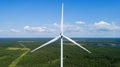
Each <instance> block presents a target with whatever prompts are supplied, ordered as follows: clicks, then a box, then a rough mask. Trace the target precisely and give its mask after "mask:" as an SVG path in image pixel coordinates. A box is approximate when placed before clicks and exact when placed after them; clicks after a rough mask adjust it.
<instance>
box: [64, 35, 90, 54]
mask: <svg viewBox="0 0 120 67" xmlns="http://www.w3.org/2000/svg"><path fill="white" fill-rule="evenodd" d="M63 37H65V38H66V39H67V40H69V41H70V42H72V43H74V44H75V45H77V46H79V47H80V48H82V49H83V50H85V51H87V52H88V53H92V52H90V51H89V50H88V49H86V48H84V47H83V46H81V45H80V44H78V43H77V42H75V41H74V40H72V39H71V38H69V37H67V36H64V35H63Z"/></svg>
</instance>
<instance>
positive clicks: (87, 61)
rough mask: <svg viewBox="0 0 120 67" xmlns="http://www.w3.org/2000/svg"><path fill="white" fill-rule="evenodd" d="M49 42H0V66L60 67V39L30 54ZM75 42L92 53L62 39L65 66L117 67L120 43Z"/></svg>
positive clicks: (119, 56) (119, 62) (119, 59)
mask: <svg viewBox="0 0 120 67" xmlns="http://www.w3.org/2000/svg"><path fill="white" fill-rule="evenodd" d="M48 40H49V39H48ZM48 40H42V41H41V40H33V41H32V40H22V41H20V40H8V41H7V40H5V41H0V67H60V41H59V40H58V41H57V42H54V43H51V44H49V45H47V46H45V47H43V48H41V49H39V50H37V51H35V52H32V53H31V52H30V51H31V50H32V49H34V48H36V47H38V46H40V45H42V44H44V43H45V42H47V41H48ZM77 42H78V43H79V44H81V45H82V46H84V47H85V48H87V49H88V50H90V51H91V52H92V53H87V52H86V51H84V50H82V49H81V48H80V47H78V46H76V45H74V44H72V43H71V42H69V41H66V40H65V41H64V67H120V47H119V45H120V41H115V40H113V41H112V40H110V41H100V40H88V41H83V40H77Z"/></svg>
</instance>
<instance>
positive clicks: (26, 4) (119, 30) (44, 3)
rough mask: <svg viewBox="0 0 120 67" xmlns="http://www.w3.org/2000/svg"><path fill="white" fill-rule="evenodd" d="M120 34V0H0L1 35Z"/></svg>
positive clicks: (114, 35)
mask: <svg viewBox="0 0 120 67" xmlns="http://www.w3.org/2000/svg"><path fill="white" fill-rule="evenodd" d="M62 2H63V3H64V34H65V35H67V36H69V37H120V15H119V14H120V0H0V37H54V36H57V35H59V33H60V31H59V30H60V19H61V18H60V17H61V3H62Z"/></svg>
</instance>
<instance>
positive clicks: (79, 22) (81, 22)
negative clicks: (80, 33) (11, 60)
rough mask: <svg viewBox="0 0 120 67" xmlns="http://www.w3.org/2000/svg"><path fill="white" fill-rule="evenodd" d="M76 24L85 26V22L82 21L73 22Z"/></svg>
mask: <svg viewBox="0 0 120 67" xmlns="http://www.w3.org/2000/svg"><path fill="white" fill-rule="evenodd" d="M75 23H76V24H85V22H84V21H77V22H75Z"/></svg>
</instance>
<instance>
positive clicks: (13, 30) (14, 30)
mask: <svg viewBox="0 0 120 67" xmlns="http://www.w3.org/2000/svg"><path fill="white" fill-rule="evenodd" d="M10 31H11V32H16V33H19V32H21V31H20V30H17V29H11V30H10Z"/></svg>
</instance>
